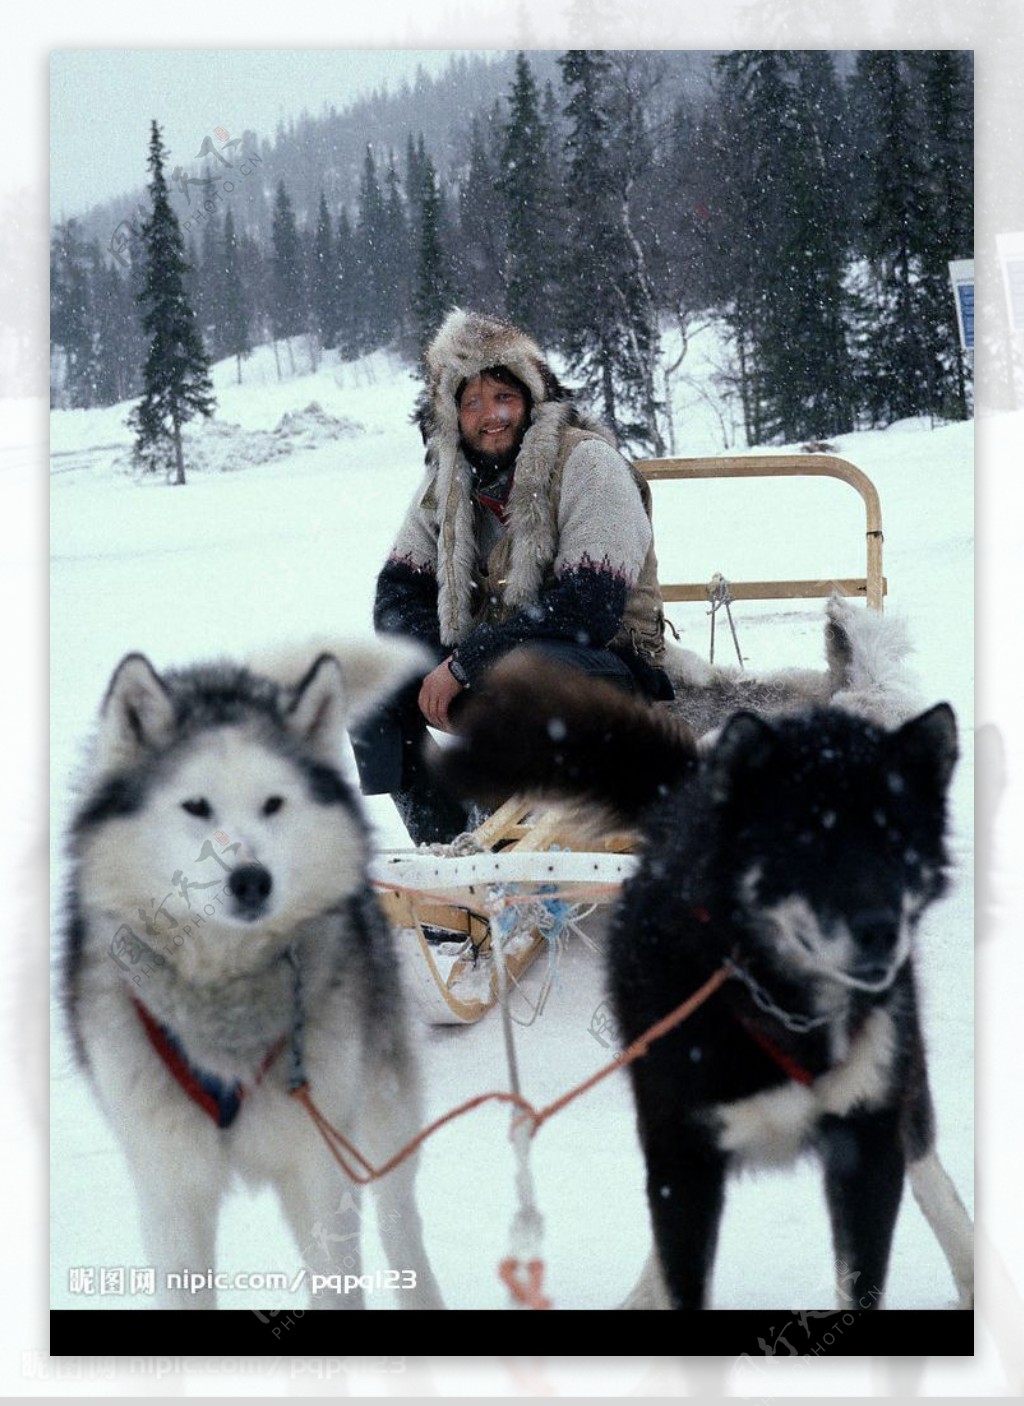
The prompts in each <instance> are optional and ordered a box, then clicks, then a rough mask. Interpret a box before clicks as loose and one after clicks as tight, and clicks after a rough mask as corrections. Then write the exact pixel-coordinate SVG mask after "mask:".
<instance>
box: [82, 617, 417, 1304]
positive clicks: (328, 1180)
mask: <svg viewBox="0 0 1024 1406" xmlns="http://www.w3.org/2000/svg"><path fill="white" fill-rule="evenodd" d="M414 653H415V655H416V661H417V662H419V658H418V656H419V652H418V650H417V651H413V650H412V649H411V648H408V649H403V647H402V646H401V644H399V645H397V646H396V645H395V644H393V643H392V644H389V645H388V646H387V647H384V646H381V645H377V644H370V645H366V646H365V647H364V646H360V647H356V648H354V649H352V650H351V651H349V652H348V653H347V654H346V655H344V656H342V657H338V656H337V655H335V654H322V655H319V657H317V656H316V655H310V656H307V664H306V667H305V669H304V671H303V674H302V677H301V678H299V680H298V682H296V683H294V684H292V683H288V684H284V683H281V682H276V681H274V680H273V679H271V678H269V677H262V676H260V675H258V674H256V673H254V672H252V671H250V670H249V669H248V668H245V667H243V666H241V665H234V664H211V665H199V666H196V667H191V668H187V669H183V670H179V671H168V672H165V673H162V674H161V673H158V672H157V671H156V670H155V669H154V667H153V666H152V664H151V663H150V662H149V661H148V660H147V659H146V658H145V657H143V656H142V655H139V654H130V655H128V656H127V657H126V658H124V659H123V660H122V661H121V663H120V664H119V665H118V667H117V669H116V670H115V672H114V675H113V678H112V680H111V682H110V686H109V689H108V692H107V695H106V698H105V700H104V702H103V706H102V710H101V715H100V720H99V726H98V730H97V735H96V738H95V743H94V749H93V753H92V756H91V760H90V764H89V768H88V776H87V780H86V782H85V784H84V786H83V788H82V789H83V795H82V798H81V803H80V805H79V807H78V810H77V813H76V815H75V816H74V819H73V822H72V825H71V829H70V844H69V849H70V856H69V857H70V861H71V863H70V871H71V880H70V891H69V896H68V897H69V901H68V923H67V929H66V940H65V946H64V953H63V987H64V998H65V1008H66V1013H67V1017H68V1021H69V1026H70V1033H71V1036H72V1039H73V1042H74V1047H75V1050H76V1053H77V1055H78V1057H79V1059H80V1061H81V1064H82V1065H83V1066H84V1069H85V1070H86V1072H87V1073H88V1075H89V1076H90V1077H91V1079H92V1082H93V1084H94V1086H95V1090H96V1093H97V1095H98V1097H99V1100H100V1102H101V1104H102V1106H103V1109H104V1111H105V1113H106V1115H107V1117H108V1119H109V1121H110V1123H111V1125H112V1128H113V1130H114V1132H115V1134H116V1135H117V1137H118V1139H119V1141H120V1143H121V1146H122V1148H123V1151H124V1153H125V1156H126V1158H127V1161H128V1163H129V1166H130V1170H131V1173H132V1177H133V1181H134V1185H135V1188H136V1191H137V1194H138V1200H139V1204H140V1209H141V1214H142V1226H143V1237H144V1243H145V1249H146V1254H147V1256H148V1262H149V1264H150V1265H152V1266H153V1267H155V1269H156V1276H157V1283H156V1289H157V1294H158V1303H159V1305H160V1306H162V1307H188V1308H212V1307H214V1306H215V1305H216V1295H215V1291H214V1289H213V1288H211V1287H208V1285H207V1284H206V1282H205V1281H207V1280H210V1279H211V1278H212V1276H211V1275H210V1271H211V1270H212V1269H213V1268H214V1267H215V1236H216V1229H217V1217H218V1208H219V1205H220V1202H221V1200H222V1198H223V1197H224V1195H225V1193H226V1192H227V1191H228V1189H229V1187H230V1185H231V1184H232V1182H233V1181H234V1180H235V1179H236V1178H237V1179H239V1180H241V1181H242V1182H244V1183H247V1184H249V1185H253V1186H255V1185H260V1184H266V1183H270V1184H272V1185H273V1186H274V1188H275V1189H276V1191H277V1194H278V1195H279V1197H280V1201H281V1206H282V1209H283V1212H284V1216H285V1218H286V1220H287V1223H288V1226H289V1228H290V1230H291V1233H292V1234H293V1236H294V1238H295V1240H296V1242H297V1243H298V1246H299V1248H300V1251H301V1254H302V1257H303V1261H304V1265H305V1269H306V1271H307V1273H306V1278H305V1283H306V1286H307V1288H309V1289H311V1290H312V1292H313V1298H312V1303H313V1306H314V1307H337V1308H353V1309H354V1308H362V1307H363V1301H362V1297H361V1292H360V1289H359V1287H358V1285H359V1278H360V1258H359V1236H358V1229H359V1206H358V1193H359V1187H358V1186H356V1185H353V1184H350V1182H349V1180H348V1178H347V1177H346V1176H345V1175H344V1174H343V1173H342V1172H341V1171H340V1170H339V1168H338V1166H337V1164H336V1163H335V1162H334V1160H333V1159H332V1157H331V1154H330V1152H329V1150H328V1148H327V1147H326V1145H325V1144H324V1142H323V1141H322V1139H321V1137H320V1135H319V1133H318V1131H317V1129H316V1127H315V1126H314V1123H313V1121H312V1120H311V1118H310V1117H309V1115H308V1114H307V1112H306V1111H305V1109H304V1108H303V1107H302V1106H301V1104H300V1103H299V1102H298V1100H297V1099H296V1098H294V1097H291V1096H290V1094H289V1089H290V1087H294V1086H295V1085H298V1084H301V1083H302V1082H303V1081H308V1086H309V1090H310V1093H311V1095H312V1097H313V1099H314V1100H315V1102H316V1104H317V1106H318V1107H319V1108H320V1110H321V1111H322V1112H323V1114H324V1115H325V1116H326V1117H327V1118H328V1119H329V1120H330V1121H331V1123H333V1124H334V1125H335V1126H336V1127H337V1128H339V1129H341V1131H342V1132H343V1133H344V1134H345V1135H346V1136H347V1137H348V1138H349V1139H350V1140H351V1141H352V1142H353V1143H354V1144H355V1145H356V1146H357V1147H358V1148H359V1150H360V1151H361V1152H363V1153H364V1155H365V1156H366V1157H367V1158H368V1159H369V1160H370V1161H371V1162H373V1163H379V1162H381V1161H383V1160H385V1159H386V1158H388V1157H390V1156H392V1155H393V1154H394V1153H395V1152H396V1151H397V1150H398V1149H399V1147H401V1146H402V1145H403V1144H404V1143H405V1142H406V1141H407V1140H408V1139H409V1138H410V1137H411V1136H412V1134H413V1133H414V1132H415V1131H417V1130H418V1129H419V1127H420V1126H421V1122H420V1105H419V1097H418V1089H417V1081H416V1070H415V1066H414V1059H413V1052H412V1049H411V1047H410V1037H409V1034H408V1032H407V1029H406V1024H405V1021H404V1018H403V1005H402V993H401V990H400V989H399V982H398V976H397V971H398V968H397V964H396V962H395V957H394V953H393V950H392V939H391V932H390V929H389V928H388V926H387V924H386V922H385V921H384V918H383V916H382V914H381V912H380V910H379V908H378V906H377V903H376V900H375V898H374V895H373V893H372V891H371V889H370V886H369V883H368V880H367V860H368V842H369V829H368V825H367V823H366V821H365V820H364V818H363V815H362V812H361V810H360V806H359V803H358V801H357V799H356V796H355V794H354V793H353V791H352V789H351V788H350V787H349V785H348V784H347V783H346V781H345V780H344V778H343V776H342V774H341V773H340V771H339V770H338V766H339V761H340V758H341V756H342V751H341V749H342V746H343V735H344V734H343V729H344V727H345V725H346V723H347V722H349V721H350V720H351V719H352V718H354V717H357V716H359V715H360V714H361V713H362V712H363V711H364V710H365V709H366V708H367V707H368V706H370V705H371V704H372V703H373V702H374V700H375V699H376V698H378V697H380V696H382V695H383V694H385V693H387V692H388V691H390V690H391V689H393V688H394V687H395V686H396V685H397V684H398V683H400V682H401V681H402V680H403V679H404V678H405V677H406V676H407V675H408V674H409V673H410V672H412V671H413V669H415V667H416V663H414V662H413V658H412V655H413V654H414ZM413 1180H414V1168H413V1163H412V1162H411V1161H407V1162H405V1163H403V1164H401V1165H399V1166H398V1167H397V1168H396V1169H395V1170H394V1171H392V1172H391V1173H390V1174H389V1175H387V1176H386V1177H384V1178H383V1179H382V1180H381V1181H380V1182H378V1183H377V1184H376V1188H377V1197H378V1201H377V1206H378V1215H377V1220H378V1225H379V1229H380V1235H381V1239H382V1242H383V1244H384V1247H385V1250H386V1253H387V1255H388V1258H389V1261H390V1263H391V1265H392V1267H393V1268H392V1271H391V1273H390V1275H389V1276H388V1282H389V1283H390V1282H394V1283H395V1284H397V1285H398V1287H399V1289H400V1299H399V1301H400V1304H401V1306H402V1307H404V1308H414V1309H430V1308H441V1307H443V1304H442V1302H441V1298H440V1294H439V1292H438V1288H437V1285H436V1283H435V1280H434V1277H433V1274H432V1272H431V1269H430V1266H429V1263H428V1261H427V1257H426V1254H425V1251H424V1246H423V1241H422V1233H421V1226H420V1220H419V1216H418V1214H417V1210H416V1205H415V1201H414V1196H413ZM255 1250H256V1247H255V1246H254V1254H253V1261H254V1268H258V1269H259V1270H261V1271H265V1270H267V1269H270V1268H273V1266H267V1265H266V1264H264V1263H262V1262H261V1261H260V1257H259V1255H258V1254H256V1253H255ZM396 1272H397V1273H396ZM287 1277H288V1279H289V1282H291V1281H292V1280H293V1279H295V1271H294V1269H293V1271H292V1272H291V1273H290V1274H289V1275H288V1276H287ZM197 1284H198V1285H199V1286H200V1287H198V1290H197V1291H196V1292H192V1291H191V1286H193V1285H197ZM267 1297H268V1300H272V1298H273V1292H272V1291H270V1292H268V1296H267Z"/></svg>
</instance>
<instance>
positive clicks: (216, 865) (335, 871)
mask: <svg viewBox="0 0 1024 1406" xmlns="http://www.w3.org/2000/svg"><path fill="white" fill-rule="evenodd" d="M398 659H399V662H398V664H397V666H396V667H397V668H399V670H401V671H402V672H404V671H406V670H407V668H408V664H409V659H408V657H407V656H401V654H399V656H398ZM360 662H361V663H364V664H365V662H366V660H365V657H363V658H361V660H360ZM364 672H366V671H365V670H364ZM370 672H372V671H370ZM360 682H363V683H364V684H365V682H366V680H361V681H360ZM385 686H386V682H385V681H384V680H381V679H378V678H375V679H374V680H373V692H374V694H376V693H377V692H379V691H380V688H381V687H385ZM357 692H358V690H353V689H351V688H346V686H345V683H344V680H343V675H342V669H341V666H340V665H339V662H338V660H337V659H336V658H335V657H333V656H331V655H323V656H321V657H320V658H319V659H317V660H316V662H315V663H314V664H313V666H312V667H311V668H309V670H308V672H307V673H306V674H305V676H304V677H303V678H301V679H300V680H299V682H298V683H297V684H296V685H294V686H287V685H281V684H277V683H273V682H271V681H270V680H268V679H264V678H260V677H259V676H257V675H254V674H251V673H250V672H249V671H248V670H246V669H243V668H240V667H236V666H227V665H223V666H221V665H214V666H202V667H199V668H196V669H191V670H187V671H182V672H180V673H168V674H166V675H164V676H161V675H159V674H158V673H157V672H156V670H155V669H154V668H153V666H152V665H151V664H150V663H149V661H148V660H146V659H145V658H144V657H143V656H141V655H129V656H128V657H127V658H126V659H125V660H123V661H122V663H121V664H120V665H119V667H118V669H117V670H116V671H115V674H114V677H113V679H112V681H111V685H110V688H109V691H108V694H107V697H106V700H105V702H104V705H103V710H102V715H101V722H100V731H99V736H98V739H97V746H96V755H95V758H94V761H95V768H96V772H97V775H98V777H99V780H98V782H97V784H96V786H95V787H94V789H93V791H92V794H91V795H90V797H89V798H88V800H87V802H86V804H85V806H84V807H83V809H82V810H81V812H80V814H79V817H78V820H77V822H76V839H77V850H78V856H79V864H80V867H81V870H82V880H83V882H82V883H81V885H80V887H81V890H82V892H83V893H84V894H86V895H87V902H88V906H89V908H90V909H91V916H92V917H93V918H94V919H97V920H99V919H102V925H103V929H104V930H107V929H109V930H111V931H113V930H114V929H116V928H117V927H118V925H119V924H126V925H127V926H128V927H129V928H135V927H138V924H139V922H140V920H141V921H142V922H143V923H146V920H147V919H149V920H150V925H149V929H148V930H150V931H152V930H153V927H155V928H157V929H160V930H161V931H163V928H162V926H161V923H160V920H159V919H158V918H157V917H156V916H155V915H156V914H157V913H159V911H160V908H161V905H162V903H163V902H165V901H166V899H168V898H171V897H172V895H173V898H174V902H173V904H171V905H170V906H171V907H172V908H173V909H174V910H175V912H177V913H178V915H179V918H181V919H182V920H183V921H182V922H181V923H178V924H176V926H175V931H174V937H175V940H176V941H177V940H178V939H179V938H180V935H181V932H183V931H184V930H185V928H188V940H186V941H183V942H178V945H174V944H172V943H170V942H168V943H166V944H163V945H161V947H160V951H161V953H162V955H163V956H164V957H165V958H166V959H167V960H168V961H171V962H173V963H174V964H176V965H177V966H178V967H179V968H180V969H181V970H182V972H183V974H184V975H186V976H196V977H200V976H201V975H202V974H207V975H208V974H209V973H210V971H211V970H216V971H217V972H219V973H221V974H223V973H224V972H226V971H230V970H243V969H245V968H247V967H249V966H257V965H259V964H261V963H263V962H265V961H266V958H267V955H268V952H271V951H273V949H275V948H276V947H280V946H282V945H287V943H288V942H289V941H290V940H291V939H292V938H293V937H294V934H295V931H296V928H297V926H298V925H299V924H301V923H303V922H304V921H306V920H308V919H311V918H314V917H316V916H317V915H319V914H321V913H324V912H326V911H327V910H328V909H330V908H332V907H333V906H336V905H337V904H338V903H339V902H343V901H344V900H345V898H346V897H347V896H348V895H349V894H351V893H353V892H354V891H355V890H356V889H357V888H358V887H359V885H360V883H361V882H362V876H363V874H364V872H365V865H366V860H367V829H366V825H365V822H364V821H363V819H362V816H361V812H360V809H359V807H358V804H357V802H356V800H355V798H354V796H353V794H352V792H351V790H350V788H349V787H348V785H347V784H346V782H345V781H344V779H343V778H342V777H341V775H340V774H339V772H338V770H337V763H338V761H339V760H340V757H341V748H342V745H343V744H342V735H343V729H344V726H345V724H346V722H347V720H348V717H349V716H350V714H351V713H352V712H353V710H356V711H358V707H359V706H360V704H359V701H358V699H356V700H354V698H353V694H355V693H357ZM182 900H184V902H182ZM186 914H187V915H188V916H192V915H193V914H194V920H193V922H192V923H191V924H190V923H188V922H187V920H186V918H185V915H186ZM111 925H113V926H112V927H111ZM179 929H180V931H179Z"/></svg>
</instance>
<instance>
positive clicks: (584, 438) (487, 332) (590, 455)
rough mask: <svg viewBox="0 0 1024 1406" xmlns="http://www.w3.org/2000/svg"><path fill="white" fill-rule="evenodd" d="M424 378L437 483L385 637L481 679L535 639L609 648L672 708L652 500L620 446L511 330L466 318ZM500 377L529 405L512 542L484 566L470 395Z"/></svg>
mask: <svg viewBox="0 0 1024 1406" xmlns="http://www.w3.org/2000/svg"><path fill="white" fill-rule="evenodd" d="M425 367H426V386H425V389H424V391H423V393H422V395H421V397H420V400H419V403H418V405H417V408H416V413H415V419H416V422H417V423H418V424H419V427H420V430H421V433H422V435H423V439H424V443H425V446H426V476H425V478H424V480H423V482H422V483H421V485H420V487H419V489H418V490H417V492H416V495H415V497H414V498H413V501H412V503H411V505H410V507H409V509H408V512H407V513H406V517H405V520H404V522H403V524H402V526H401V528H400V530H399V533H398V536H397V538H396V540H395V543H394V546H393V548H392V551H391V554H390V557H389V559H388V562H387V564H386V565H385V567H384V570H383V571H382V572H381V575H380V577H379V578H378V586H377V602H376V608H375V623H376V625H377V628H378V629H379V630H382V631H385V632H394V633H403V634H412V635H414V636H416V637H417V638H420V639H423V640H426V641H427V642H428V643H432V644H434V645H435V647H438V648H440V649H441V650H450V651H453V652H454V654H455V657H456V658H457V659H458V661H459V663H460V664H461V665H462V667H463V669H464V670H465V671H466V673H467V675H469V676H470V677H471V678H472V676H473V675H474V674H475V673H478V672H479V671H480V670H482V669H483V668H485V667H487V666H488V665H489V664H490V663H492V662H493V661H494V659H496V658H497V657H498V656H499V655H500V654H502V653H504V652H505V651H506V650H507V649H509V648H511V647H513V646H514V645H516V644H520V643H526V642H528V641H529V640H530V639H536V638H563V639H571V640H575V641H576V642H586V643H591V644H593V645H595V646H597V647H604V646H610V647H611V648H612V649H614V650H615V651H616V652H617V653H619V654H620V655H621V656H622V657H623V658H624V659H625V661H626V662H627V663H628V664H629V665H630V667H631V668H633V669H634V672H635V673H636V674H637V676H638V677H639V678H640V681H641V683H642V685H643V686H644V688H645V691H647V692H649V693H652V694H654V696H665V691H664V690H665V684H663V683H662V680H663V679H664V675H663V674H661V669H660V665H661V662H662V658H663V655H664V616H663V613H662V603H661V595H660V591H659V588H658V579H657V561H656V557H655V553H654V544H653V531H652V528H651V522H650V493H649V489H648V487H647V484H646V482H645V481H644V480H643V479H642V477H641V476H640V475H639V474H638V473H637V472H636V471H635V470H634V469H633V468H632V466H631V465H629V464H628V463H627V462H626V460H625V459H623V458H622V456H621V454H619V452H618V450H617V449H616V447H615V437H614V435H613V434H612V433H611V431H610V430H608V429H607V428H606V427H605V426H604V425H602V424H601V423H600V422H599V421H597V420H595V419H594V418H593V417H592V416H590V415H589V414H587V412H586V411H584V410H583V409H581V408H580V407H579V406H578V405H577V404H576V402H575V400H574V398H573V395H572V393H571V392H570V391H568V390H567V389H566V388H565V387H564V386H563V385H562V384H561V383H560V381H559V380H558V377H557V376H556V375H555V373H554V371H553V370H552V369H551V367H550V366H549V365H548V363H547V361H546V359H545V357H544V355H543V353H542V352H541V350H540V348H539V347H538V346H537V345H536V343H535V342H534V341H533V340H532V339H531V338H530V337H528V336H527V335H526V334H525V333H523V332H522V331H520V330H519V329H518V328H516V327H513V326H512V325H511V324H509V323H506V322H502V321H498V320H497V319H494V318H490V317H484V316H482V315H480V314H477V313H472V312H464V311H462V310H461V309H458V308H456V309H454V310H453V311H452V312H451V313H450V314H449V315H448V317H447V318H446V320H445V322H444V323H443V325H442V326H441V328H440V330H439V331H438V333H437V335H436V336H435V338H434V339H433V341H432V342H431V344H430V346H429V347H428V348H427V351H426V354H425ZM494 367H504V368H506V369H507V370H508V371H510V372H511V373H512V374H513V375H514V376H515V377H517V378H518V380H519V381H521V382H522V384H523V385H524V386H525V387H526V388H527V390H528V391H529V394H530V398H531V404H530V408H529V416H528V425H527V428H526V431H525V434H524V435H523V439H522V443H521V446H520V449H519V452H518V455H517V457H516V461H515V470H514V475H513V479H512V484H511V489H510V491H509V495H508V499H507V502H506V504H505V514H504V517H505V531H504V533H503V534H502V536H501V539H500V541H499V542H498V544H497V546H495V547H493V550H491V551H490V552H489V553H488V554H487V555H486V556H484V555H482V553H481V546H480V531H479V515H480V511H481V510H480V507H479V504H478V502H477V500H476V497H475V492H474V479H473V471H472V469H471V467H470V464H469V462H468V460H467V458H466V456H465V454H464V452H463V447H462V442H461V436H460V430H459V407H458V395H459V392H460V388H461V387H462V385H463V384H464V383H465V382H466V381H467V380H468V379H470V378H471V377H473V376H476V375H479V374H480V373H481V372H483V371H487V370H489V369H491V368H494ZM655 674H657V675H660V677H659V678H654V677H653V676H654V675H655ZM665 683H667V681H665ZM668 696H671V690H670V689H669V692H668Z"/></svg>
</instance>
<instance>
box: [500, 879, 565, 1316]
mask: <svg viewBox="0 0 1024 1406" xmlns="http://www.w3.org/2000/svg"><path fill="white" fill-rule="evenodd" d="M487 907H488V909H489V911H490V915H491V932H492V942H491V949H492V951H493V953H494V967H495V971H496V973H497V977H498V982H497V985H498V1004H499V1006H500V1007H501V1028H502V1033H503V1035H504V1038H505V1060H506V1063H507V1064H508V1078H509V1092H510V1093H512V1094H513V1095H514V1096H515V1097H516V1098H517V1099H521V1098H522V1096H523V1094H522V1089H521V1087H520V1083H519V1065H518V1061H517V1059H516V1046H515V1036H514V1034H513V1031H512V1016H511V1012H510V1010H509V1001H508V994H509V983H508V974H507V972H506V970H505V951H504V947H505V940H506V933H505V932H503V931H502V928H503V926H504V925H503V924H502V923H501V922H500V920H499V915H500V914H502V913H503V912H507V911H508V909H509V907H513V910H514V905H509V904H508V902H507V900H506V897H505V894H504V891H503V890H502V889H494V890H492V894H491V898H490V900H489V902H488V905H487ZM512 931H513V932H514V931H515V925H514V926H513V928H512ZM531 1131H532V1126H531V1124H530V1122H529V1121H528V1120H527V1119H525V1118H523V1117H522V1116H521V1115H513V1119H512V1129H511V1138H512V1147H513V1150H514V1152H515V1158H516V1198H517V1201H518V1206H517V1209H516V1213H515V1215H514V1216H513V1218H512V1225H511V1228H510V1230H509V1254H508V1256H507V1257H506V1258H505V1259H504V1260H503V1261H502V1263H501V1266H500V1268H499V1274H500V1276H501V1278H502V1280H503V1281H504V1283H505V1284H506V1285H507V1286H508V1289H509V1291H510V1293H511V1295H512V1307H513V1308H550V1307H551V1302H550V1300H548V1299H545V1298H544V1297H543V1295H542V1292H541V1279H542V1275H543V1269H544V1266H543V1261H542V1260H541V1259H540V1247H541V1240H542V1235H543V1230H544V1220H543V1217H542V1216H541V1214H540V1211H538V1209H537V1203H536V1200H535V1198H534V1190H533V1173H532V1172H531V1170H530V1141H531ZM524 1270H525V1275H524V1272H523V1271H524Z"/></svg>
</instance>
